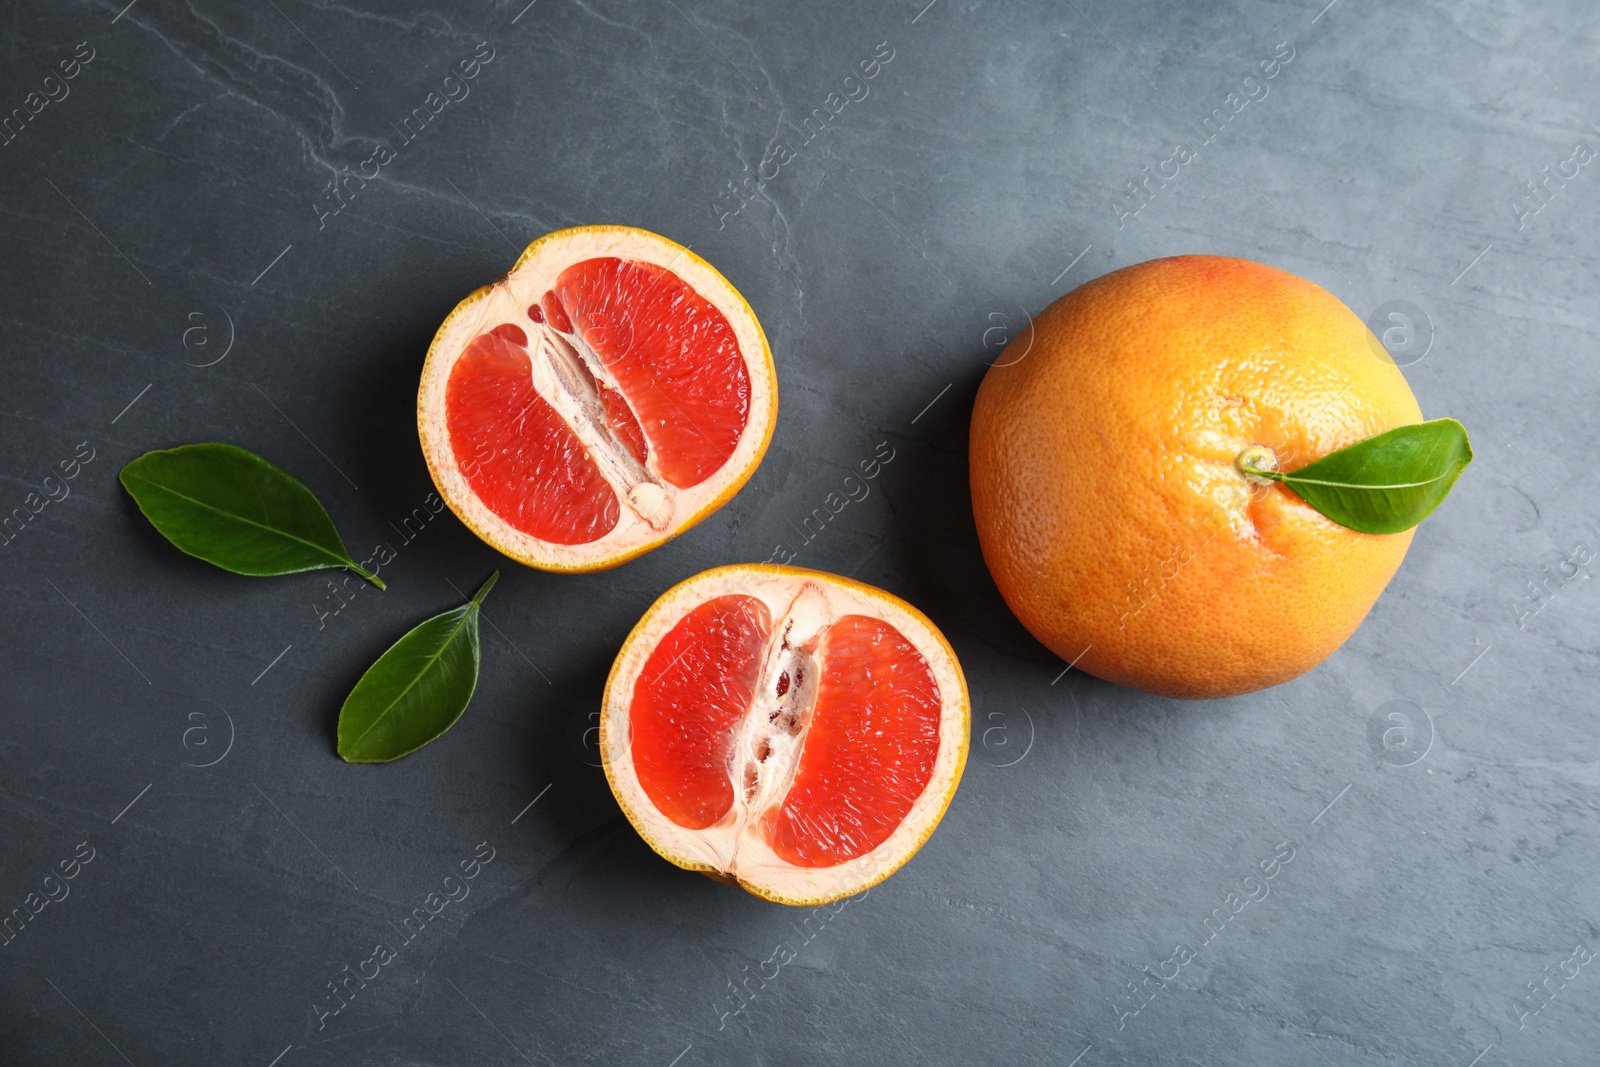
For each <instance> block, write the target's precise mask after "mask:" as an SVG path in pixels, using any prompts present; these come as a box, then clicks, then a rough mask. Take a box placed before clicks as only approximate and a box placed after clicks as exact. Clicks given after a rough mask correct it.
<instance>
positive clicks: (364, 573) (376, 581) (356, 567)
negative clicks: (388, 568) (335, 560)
mask: <svg viewBox="0 0 1600 1067" xmlns="http://www.w3.org/2000/svg"><path fill="white" fill-rule="evenodd" d="M345 566H346V567H349V568H350V569H351V570H353V571H355V572H356V574H358V575H360V576H361V577H363V578H365V579H366V580H367V581H369V582H371V583H372V584H373V585H375V586H377V587H378V588H379V589H388V588H389V587H388V586H386V585H384V584H383V579H382V578H379V577H378V576H377V575H376V574H374V573H372V572H371V571H369V570H367V568H365V567H363V566H362V565H361V564H359V563H357V562H356V561H355V560H353V559H352V560H348V561H346V563H345Z"/></svg>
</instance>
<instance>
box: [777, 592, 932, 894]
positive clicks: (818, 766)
mask: <svg viewBox="0 0 1600 1067" xmlns="http://www.w3.org/2000/svg"><path fill="white" fill-rule="evenodd" d="M818 658H819V659H820V660H821V663H822V678H821V681H820V683H819V685H818V686H817V699H816V706H815V708H814V709H813V711H812V718H811V728H810V730H809V731H808V732H807V735H806V744H805V749H804V750H803V752H802V753H801V756H800V765H799V768H798V770H797V771H796V772H795V777H794V784H793V785H791V786H790V787H789V793H788V795H787V796H786V797H784V801H783V804H782V805H781V806H780V807H779V808H778V809H777V812H776V814H775V816H774V817H773V818H772V821H771V824H770V828H769V829H768V835H769V836H770V838H771V840H772V846H773V851H775V852H777V854H778V855H779V856H781V857H783V858H784V859H785V860H787V861H788V862H790V863H793V864H795V865H796V866H800V867H828V866H832V865H834V864H837V863H843V862H844V861H845V860H849V859H855V858H856V857H857V856H860V855H864V854H865V853H867V852H870V851H871V850H872V849H874V848H877V847H878V846H879V845H881V844H883V842H884V841H885V840H887V839H888V837H889V835H890V834H891V833H893V832H894V828H895V827H896V826H898V825H899V824H900V820H902V819H904V818H905V817H906V813H907V812H909V811H910V810H911V804H912V802H913V801H915V800H916V799H917V797H918V796H919V795H921V793H922V791H923V789H925V788H926V787H927V785H928V779H929V778H930V777H931V776H932V775H933V766H934V763H935V762H936V761H937V759H938V757H939V717H940V703H939V683H938V682H936V681H935V680H934V677H933V672H932V671H930V670H929V669H928V661H927V660H925V659H923V658H922V654H921V653H920V652H918V651H917V650H916V647H915V646H914V645H912V644H911V642H910V641H907V640H906V638H905V635H904V634H902V633H901V632H900V631H899V630H896V629H895V628H894V627H892V626H890V625H889V624H888V623H886V622H883V621H882V620H880V619H873V618H869V617H867V616H865V615H846V616H845V617H844V618H842V619H840V620H839V621H837V622H835V623H834V624H833V625H832V626H830V627H828V629H827V630H826V631H825V632H824V634H823V638H822V643H821V647H820V649H819V655H818Z"/></svg>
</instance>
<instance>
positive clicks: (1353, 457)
mask: <svg viewBox="0 0 1600 1067" xmlns="http://www.w3.org/2000/svg"><path fill="white" fill-rule="evenodd" d="M1471 462H1472V442H1470V441H1468V440H1467V431H1466V428H1465V427H1464V426H1462V425H1461V424H1460V423H1459V422H1457V421H1456V420H1455V419H1434V420H1433V421H1431V422H1422V423H1417V424H1415V425H1412V426H1397V427H1395V428H1394V429H1392V430H1386V431H1385V432H1383V433H1380V434H1377V435H1375V436H1372V437H1369V438H1367V439H1366V440H1365V441H1357V442H1356V443H1355V444H1353V445H1350V446H1349V447H1348V448H1341V449H1339V450H1338V451H1337V452H1330V453H1328V454H1327V455H1326V456H1323V457H1322V458H1321V459H1319V460H1317V461H1316V462H1315V463H1308V464H1306V465H1305V466H1304V467H1301V468H1300V469H1299V470H1296V471H1287V472H1285V471H1272V470H1262V469H1260V468H1259V467H1256V466H1252V465H1250V464H1249V463H1248V462H1247V463H1242V464H1241V468H1242V469H1243V470H1244V472H1245V473H1246V474H1253V475H1256V476H1257V477H1260V478H1270V479H1271V480H1272V481H1275V482H1282V483H1283V484H1284V485H1286V486H1288V487H1289V488H1290V489H1292V490H1293V491H1294V493H1295V495H1296V496H1298V497H1300V499H1301V500H1304V501H1305V502H1306V503H1307V504H1310V505H1311V506H1312V507H1314V508H1316V509H1317V510H1318V511H1320V512H1322V514H1324V515H1326V516H1327V517H1328V518H1330V519H1332V520H1333V521H1334V522H1336V523H1338V524H1339V525H1340V526H1348V527H1349V528H1350V529H1352V530H1359V531H1361V532H1362V533H1374V534H1383V533H1400V532H1401V531H1403V530H1409V529H1411V527H1413V526H1415V525H1416V524H1417V523H1419V522H1421V521H1422V520H1423V519H1425V518H1427V517H1428V516H1429V515H1430V514H1432V512H1433V509H1434V508H1436V507H1438V506H1439V504H1440V503H1441V502H1442V501H1443V500H1444V498H1445V497H1446V496H1447V495H1448V494H1449V492H1450V489H1451V487H1452V486H1454V485H1455V484H1456V479H1457V478H1459V477H1461V472H1462V471H1464V470H1466V469H1467V464H1469V463H1471Z"/></svg>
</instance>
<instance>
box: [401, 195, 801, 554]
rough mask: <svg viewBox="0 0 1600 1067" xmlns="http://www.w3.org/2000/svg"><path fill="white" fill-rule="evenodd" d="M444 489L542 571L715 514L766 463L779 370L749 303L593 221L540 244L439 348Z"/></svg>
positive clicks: (431, 397) (430, 443)
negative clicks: (761, 463)
mask: <svg viewBox="0 0 1600 1067" xmlns="http://www.w3.org/2000/svg"><path fill="white" fill-rule="evenodd" d="M417 416H418V429H419V433H420V436H421V439H422V447H423V454H424V456H425V457H426V458H427V460H428V468H429V472H430V473H431V474H432V475H433V478H434V482H435V484H436V485H437V486H438V487H439V490H440V495H441V496H442V497H443V498H444V500H445V502H446V503H448V504H449V505H450V507H451V509H452V510H454V511H455V513H456V514H457V515H458V516H459V517H460V518H461V519H462V521H463V522H465V523H466V524H467V525H468V526H469V527H471V528H472V529H473V531H474V532H476V533H477V534H478V535H479V536H480V537H482V538H483V539H484V540H486V541H488V542H489V543H490V544H491V545H493V546H494V547H496V548H498V549H500V550H501V551H503V552H505V553H506V554H507V555H510V556H512V557H514V558H516V559H519V560H521V561H523V562H524V563H528V564H530V565H532V566H536V567H543V568H546V569H550V570H596V569H600V568H603V567H609V566H614V565H616V564H617V563H620V562H622V561H623V560H625V559H630V558H632V557H633V556H636V555H638V554H639V553H641V552H644V551H647V550H649V549H650V548H652V547H654V546H655V545H658V544H660V543H661V542H663V541H666V540H668V539H670V538H672V537H675V536H676V535H677V534H678V533H680V532H682V531H683V530H685V529H687V528H688V527H689V526H692V525H693V524H694V523H696V522H698V521H700V520H701V519H703V518H704V517H705V516H706V515H708V514H709V513H710V512H711V511H713V510H714V509H715V508H717V507H718V506H720V505H721V504H722V503H724V502H725V501H726V500H727V499H728V498H729V497H731V496H732V495H733V494H734V493H735V492H737V491H738V489H739V487H740V486H742V485H743V484H744V482H745V481H746V480H748V478H749V477H750V475H751V474H752V473H753V472H754V470H755V467H756V465H757V464H758V463H759V462H760V460H761V455H762V453H763V452H764V451H765V449H766V446H767V442H768V441H769V440H770V439H771V436H772V428H773V425H774V423H775V421H776V418H777V380H776V374H775V373H774V370H773V366H772V358H771V354H770V350H769V349H768V347H767V342H766V338H765V336H764V335H763V334H762V331H761V326H760V323H758V322H757V321H756V318H755V315H754V313H753V312H752V311H751V310H750V307H749V305H748V304H746V303H745V301H744V299H743V298H742V297H740V296H739V294H738V292H737V291H736V290H734V288H733V287H732V286H731V285H729V284H728V282H727V280H726V279H724V278H723V277H722V276H721V275H720V274H718V273H717V272H716V271H715V270H714V269H713V268H712V267H711V266H710V265H709V264H707V263H706V262H705V261H704V260H701V259H700V258H699V257H698V256H695V255H694V254H693V253H692V252H690V251H689V250H688V249H685V248H681V247H679V246H678V245H676V244H673V243H672V242H671V241H668V240H666V239H665V238H663V237H658V236H656V235H655V234H652V233H648V232H646V231H644V230H638V229H634V228H631V227H625V226H589V227H579V228H576V229H571V230H561V231H558V232H556V233H552V234H549V235H547V236H545V237H542V238H540V239H539V240H537V241H535V242H534V243H533V244H531V245H529V246H528V249H527V251H525V252H524V253H523V255H522V257H521V258H520V259H519V260H518V261H517V263H516V265H515V266H513V267H512V269H511V272H510V273H509V274H507V275H506V276H505V277H504V278H502V279H501V280H500V281H498V282H496V283H495V284H494V285H492V286H488V287H486V288H484V289H480V290H478V291H477V292H475V293H473V294H472V295H471V296H469V297H468V298H467V299H466V300H463V301H462V302H461V303H460V304H459V305H458V306H457V307H456V309H455V311H454V312H452V313H451V315H450V316H449V317H448V318H447V319H446V320H445V322H444V325H442V326H441V327H440V328H439V332H438V334H437V335H436V336H435V338H434V341H433V345H432V346H431V347H430V348H429V351H428V360H427V364H426V365H425V366H424V368H423V376H422V385H421V389H420V391H419V393H418V401H417Z"/></svg>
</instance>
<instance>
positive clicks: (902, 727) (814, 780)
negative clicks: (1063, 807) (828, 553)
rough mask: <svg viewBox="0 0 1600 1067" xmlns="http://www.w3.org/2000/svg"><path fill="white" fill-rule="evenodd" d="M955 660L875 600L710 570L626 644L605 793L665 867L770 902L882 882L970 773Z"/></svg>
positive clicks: (771, 575)
mask: <svg viewBox="0 0 1600 1067" xmlns="http://www.w3.org/2000/svg"><path fill="white" fill-rule="evenodd" d="M969 721H970V710H969V706H968V700H967V690H966V683H965V681H964V679H963V678H962V675H961V668H960V665H959V664H958V663H957V662H956V659H955V654H954V653H953V652H952V651H951V650H950V646H949V645H948V644H947V643H946V642H945V641H944V638H943V637H942V636H941V635H940V634H939V632H938V630H937V629H935V628H934V626H933V624H932V623H930V622H929V621H928V620H927V619H926V618H925V617H923V616H922V615H921V614H919V613H918V612H917V611H916V610H915V609H914V608H912V607H910V605H908V604H906V603H905V602H903V601H901V600H898V599H896V598H895V597H892V596H890V595H889V594H887V593H884V592H883V591H881V590H877V589H873V588H871V587H870V586H864V585H861V584H859V583H857V582H852V581H850V580H849V579H846V578H838V577H835V576H833V575H828V574H822V573H820V572H816V571H806V570H800V569H798V568H791V567H772V566H735V567H722V568H718V569H716V570H712V571H707V572H705V573H704V574H701V575H698V576H696V577H694V578H691V579H689V580H688V581H686V582H684V583H682V584H680V585H679V586H677V587H676V588H674V589H672V590H670V591H668V593H667V594H666V595H664V596H663V597H662V598H661V599H660V600H658V601H657V602H656V604H655V605H654V606H652V607H651V609H650V610H649V611H648V612H646V614H645V616H644V618H643V619H641V620H640V621H639V624H638V625H637V626H635V627H634V630H633V632H632V633H631V634H630V635H629V637H628V640H627V642H626V643H624V645H623V648H622V652H621V653H620V654H619V655H618V657H617V661H616V663H615V664H614V665H613V667H612V670H611V677H610V678H609V679H608V681H607V683H606V695H605V701H604V707H603V708H602V711H601V718H600V740H601V753H602V759H603V761H604V765H605V768H606V776H607V779H608V780H609V781H610V783H611V787H612V791H613V792H614V793H615V794H616V796H617V799H618V800H619V802H621V804H622V807H623V810H624V812H626V813H627V815H628V817H629V819H630V820H631V821H632V822H633V824H634V826H635V827H637V828H638V830H639V832H640V833H641V834H642V835H643V836H644V837H645V839H646V840H647V841H649V842H650V844H651V845H652V846H654V847H655V849H656V850H657V851H658V852H660V853H661V854H662V855H663V856H665V857H667V858H668V859H669V860H671V861H672V862H674V863H676V864H678V865H679V866H682V867H687V868H689V869H691V870H698V871H702V872H705V873H707V874H710V875H712V876H713V877H717V878H719V879H721V880H728V881H734V882H736V883H738V884H740V885H742V886H744V887H745V888H746V889H748V890H750V892H752V893H755V894H757V895H758V896H762V897H766V898H767V899H770V900H779V901H784V902H788V903H806V902H811V901H819V900H833V899H837V898H838V897H841V896H847V895H849V894H851V893H855V892H859V891H860V890H861V889H863V888H866V887H868V886H870V885H873V884H875V883H877V882H878V881H880V880H882V879H883V878H884V877H887V875H888V874H889V873H890V872H891V871H893V870H894V869H895V868H896V867H898V866H899V865H900V864H902V863H904V862H905V861H906V860H907V859H908V858H910V856H911V855H912V853H914V852H915V851H916V850H917V849H918V848H919V847H920V846H921V844H922V842H923V841H924V840H926V838H927V836H928V834H930V833H931V832H932V831H933V828H934V826H935V825H937V823H938V821H939V819H940V817H941V816H942V815H943V813H944V810H945V807H946V806H947V805H948V803H949V800H950V796H951V795H952V793H953V792H954V790H955V786H956V782H957V781H958V780H959V778H960V774H961V768H962V766H963V765H964V764H965V761H966V752H967V740H968V739H967V733H968V729H969Z"/></svg>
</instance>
